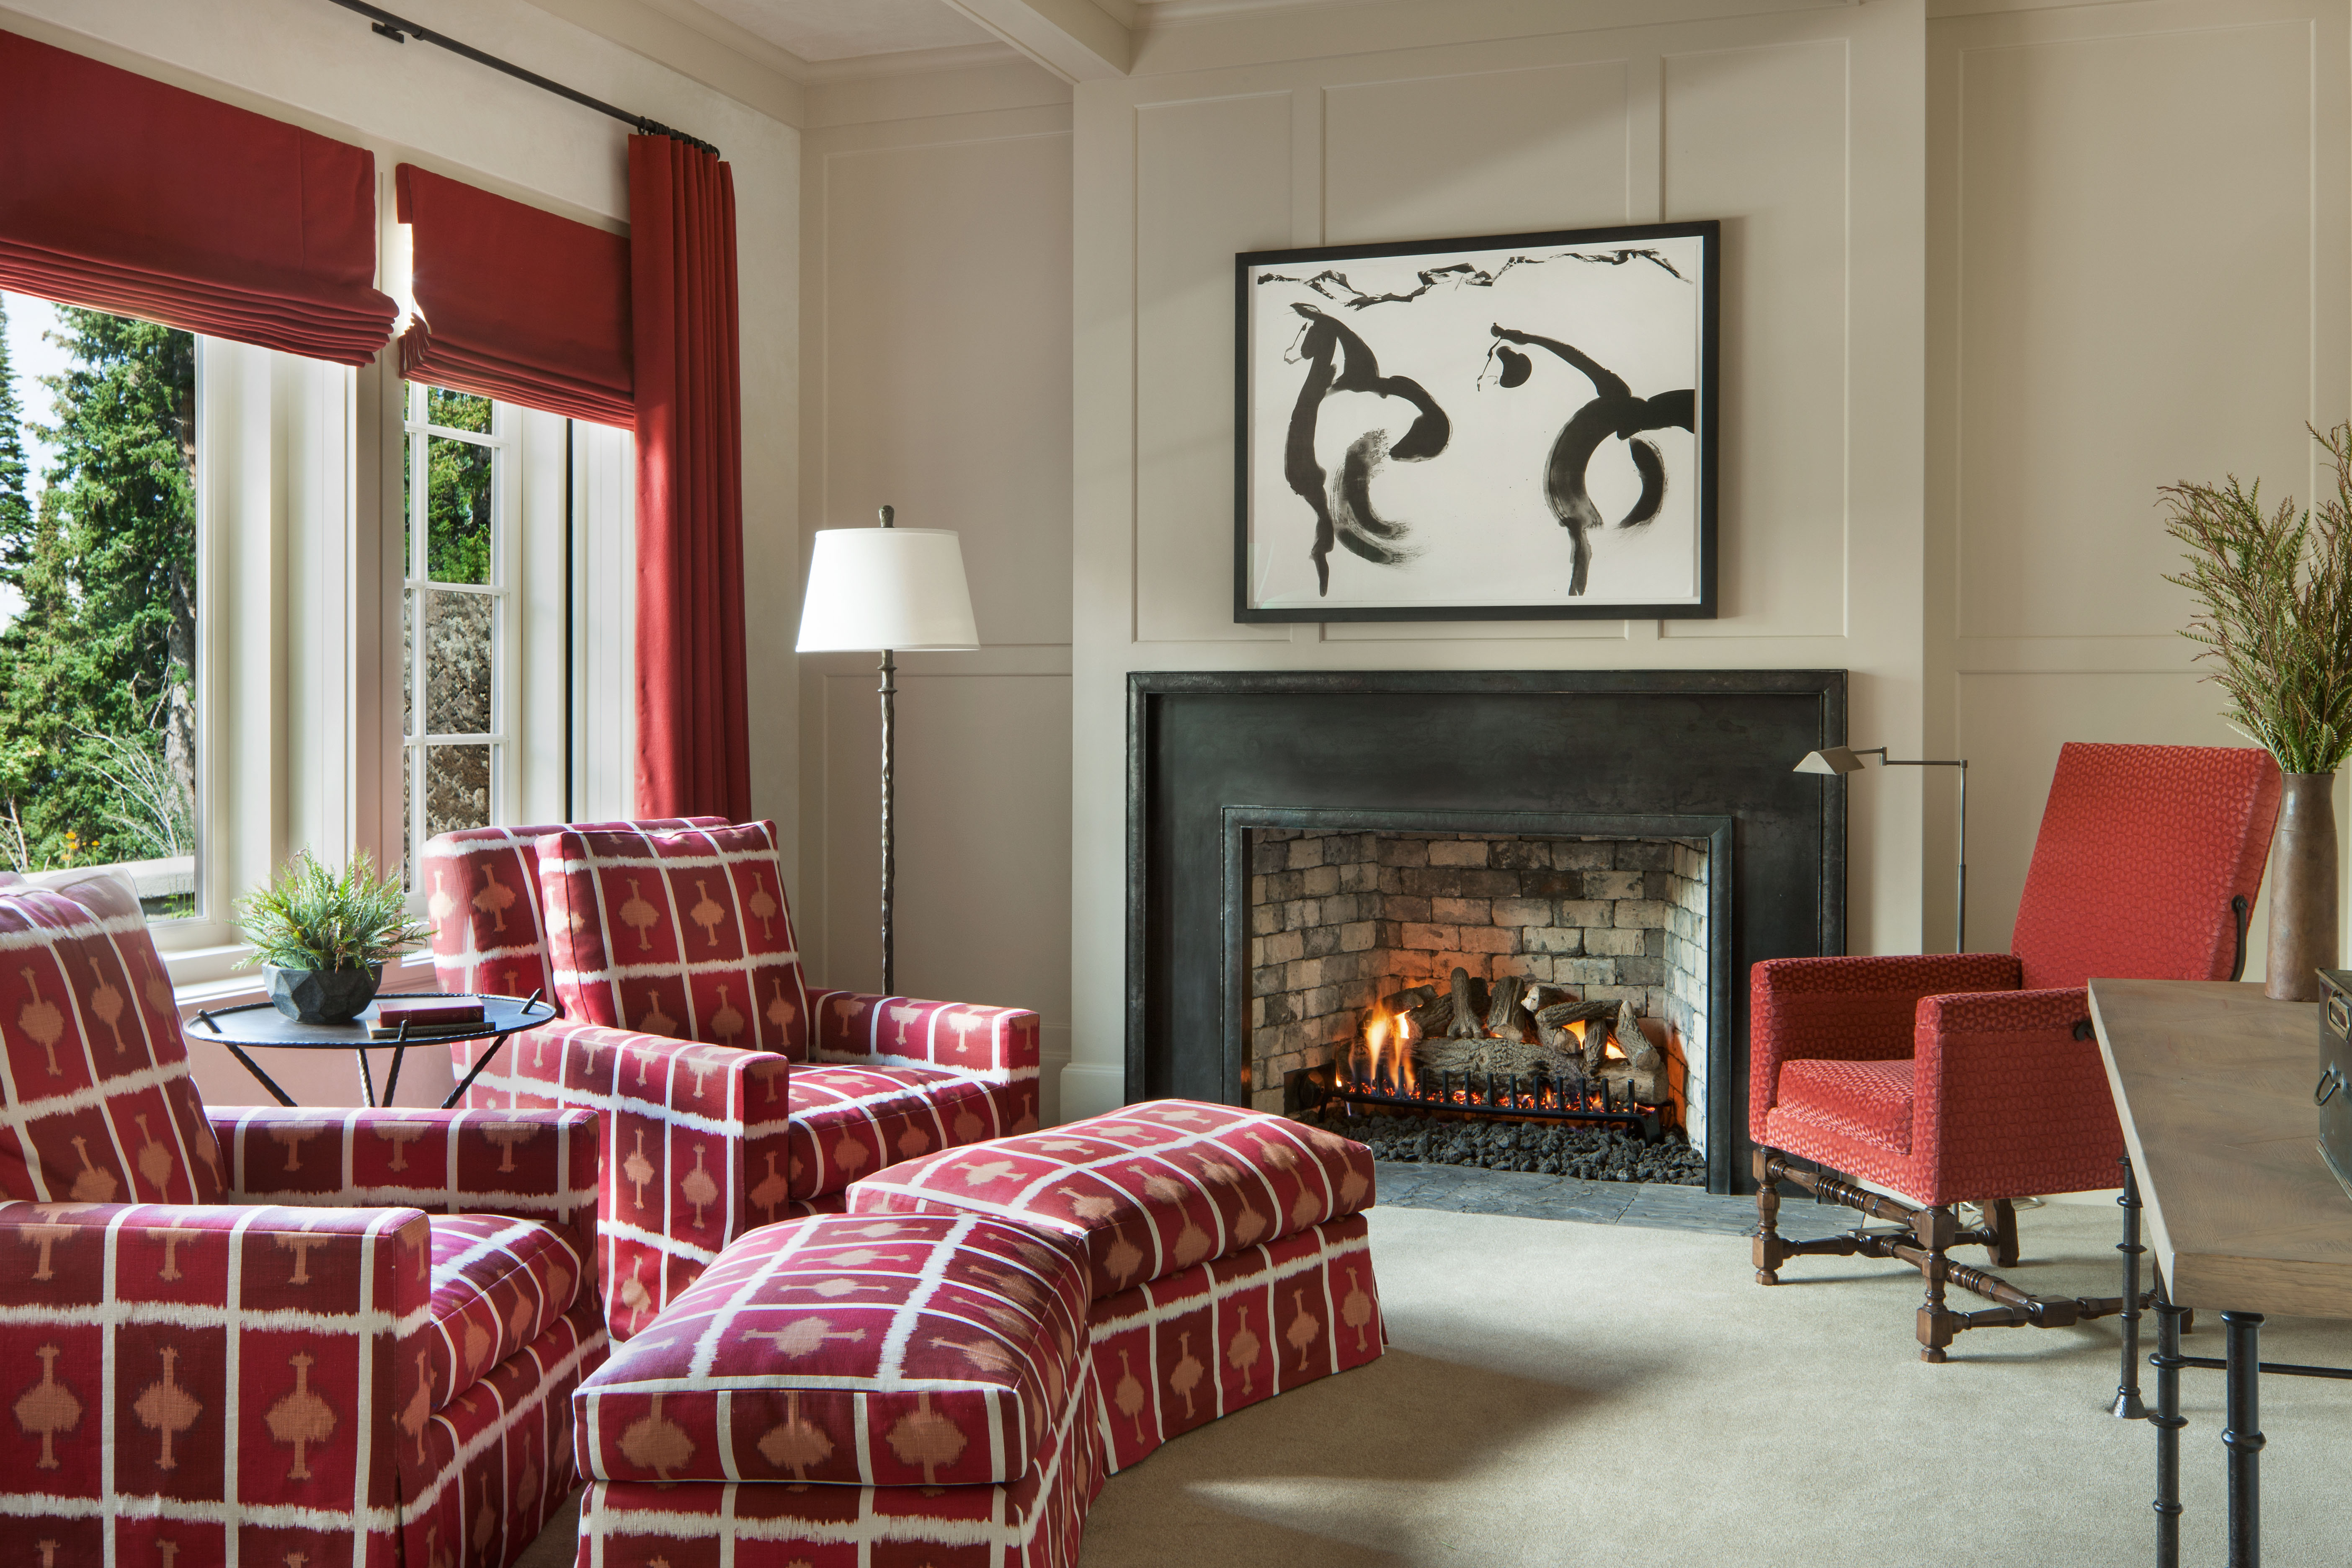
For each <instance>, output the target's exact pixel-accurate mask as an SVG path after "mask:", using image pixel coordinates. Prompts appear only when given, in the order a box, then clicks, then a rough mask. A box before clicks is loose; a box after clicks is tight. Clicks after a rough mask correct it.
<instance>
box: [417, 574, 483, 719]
mask: <svg viewBox="0 0 2352 1568" xmlns="http://www.w3.org/2000/svg"><path fill="white" fill-rule="evenodd" d="M492 613H493V612H492V607H491V601H490V597H489V595H487V594H445V593H430V594H429V595H428V597H427V598H426V601H425V733H427V734H431V735H482V734H488V732H489V728H490V648H491V643H490V616H491V615H492Z"/></svg>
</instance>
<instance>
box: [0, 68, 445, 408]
mask: <svg viewBox="0 0 2352 1568" xmlns="http://www.w3.org/2000/svg"><path fill="white" fill-rule="evenodd" d="M375 211H376V208H375V158H374V156H373V154H372V153H368V152H367V151H366V150H365V149H363V148H359V147H353V146H351V145H349V144H347V143H345V142H336V141H332V140H331V139H329V138H328V137H324V136H320V135H319V134H317V133H315V132H309V131H304V130H301V129H299V127H296V126H292V125H289V124H287V123H285V122H284V121H278V120H271V119H269V118H268V116H266V115H260V114H255V113H252V112H251V111H249V110H243V109H237V108H235V107H232V106H231V105H229V104H226V103H221V102H217V101H215V100H212V99H209V98H205V97H202V96H200V95H199V94H196V93H193V92H186V91H183V90H182V89H179V88H176V87H168V86H166V85H164V84H163V83H162V82H159V81H154V80H151V79H148V78H146V77H143V76H139V75H137V74H135V73H133V72H131V71H126V70H121V69H118V68H115V67H113V66H110V65H106V64H103V63H101V62H100V61H98V60H93V59H89V58H87V57H85V56H81V55H77V54H74V53H72V52H70V51H68V50H66V49H59V48H52V47H50V46H48V45H47V44H43V43H37V42H35V41H34V40H33V39H31V38H27V37H22V36H21V35H18V34H16V33H6V32H0V288H6V289H16V290H17V291H19V292H22V293H26V294H34V295H37V296H39V297H40V298H42V299H45V300H57V301H58V302H59V303H62V304H69V305H80V306H85V307H89V308H91V309H96V310H110V311H113V312H114V313H115V314H117V315H122V316H136V317H140V318H142V319H143V320H146V321H162V322H163V323H164V324H166V325H168V326H173V327H179V328H181V329H183V330H184V331H193V332H205V333H209V334H211V335H213V336H215V337H223V338H235V339H236V340H237V341H239V342H248V343H259V344H261V345H262V346H263V347H266V348H273V349H283V350H285V351H286V352H287V353H298V354H306V355H309V356H310V358H312V359H322V360H332V361H335V362H337V363H341V364H365V363H367V362H368V361H370V360H372V359H373V358H374V357H375V353H376V351H377V350H378V349H381V348H382V347H383V343H384V340H385V339H386V338H388V337H390V336H391V335H392V323H393V318H394V316H395V315H397V314H398V310H397V309H396V307H394V304H393V302H392V300H390V299H388V298H387V297H386V296H384V295H383V294H381V293H379V292H377V291H376V289H375V288H374V286H373V283H374V277H375Z"/></svg>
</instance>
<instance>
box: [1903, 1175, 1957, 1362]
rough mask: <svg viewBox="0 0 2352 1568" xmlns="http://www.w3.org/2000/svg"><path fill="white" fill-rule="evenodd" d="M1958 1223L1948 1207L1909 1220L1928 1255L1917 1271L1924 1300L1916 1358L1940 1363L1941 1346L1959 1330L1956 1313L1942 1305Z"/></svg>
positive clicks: (1922, 1212)
mask: <svg viewBox="0 0 2352 1568" xmlns="http://www.w3.org/2000/svg"><path fill="white" fill-rule="evenodd" d="M1959 1228H1960V1222H1959V1221H1958V1219H1956V1218H1955V1217H1953V1215H1952V1211H1951V1209H1950V1208H1949V1206H1948V1205H1937V1206H1936V1207H1934V1208H1930V1209H1921V1210H1920V1211H1919V1212H1918V1213H1917V1214H1916V1215H1913V1216H1912V1219H1911V1234H1912V1235H1914V1236H1916V1237H1918V1240H1919V1245H1920V1247H1922V1248H1923V1249H1925V1250H1926V1252H1927V1262H1926V1264H1925V1265H1924V1266H1923V1267H1922V1268H1920V1270H1919V1272H1920V1273H1921V1274H1922V1275H1923V1276H1925V1277H1926V1279H1927V1300H1925V1301H1922V1302H1921V1303H1920V1304H1919V1359H1920V1360H1921V1361H1925V1362H1940V1361H1943V1360H1944V1359H1946V1358H1945V1354H1944V1347H1945V1346H1946V1345H1948V1344H1950V1343H1951V1342H1952V1339H1953V1336H1954V1335H1956V1334H1957V1333H1958V1331H1959V1321H1958V1320H1959V1314H1958V1313H1957V1312H1953V1311H1950V1310H1947V1309H1946V1307H1945V1306H1944V1277H1945V1273H1946V1271H1947V1270H1948V1269H1949V1268H1951V1258H1950V1257H1949V1256H1948V1254H1949V1252H1950V1250H1951V1246H1952V1237H1954V1236H1956V1235H1958V1232H1959Z"/></svg>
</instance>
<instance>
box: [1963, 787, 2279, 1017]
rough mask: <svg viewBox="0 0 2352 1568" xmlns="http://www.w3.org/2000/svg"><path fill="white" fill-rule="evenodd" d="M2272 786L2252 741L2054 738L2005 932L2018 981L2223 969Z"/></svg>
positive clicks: (2265, 825) (2072, 981) (2272, 808)
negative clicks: (2055, 747)
mask: <svg viewBox="0 0 2352 1568" xmlns="http://www.w3.org/2000/svg"><path fill="white" fill-rule="evenodd" d="M2280 787H2281V781H2280V777H2279V770H2278V764H2277V763H2274V762H2273V761H2272V760H2271V757H2270V753H2269V752H2258V751H2254V750H2252V749H2251V748H2236V747H2224V746H2092V745H2084V744H2083V743H2081V742H2071V743H2069V744H2067V745H2066V746H2063V747H2062V748H2061V749H2060V750H2059V752H2058V772H2057V774H2056V776H2055V777H2053V779H2052V780H2051V781H2050V802H2049V804H2048V805H2046V806H2044V807H2043V808H2042V831H2041V833H2040V835H2039V836H2037V837H2035V839H2034V841H2033V863H2032V866H2031V867H2030V868H2028V869H2027V871H2026V874H2025V893H2024V896H2023V897H2022V898H2021V900H2019V901H2018V906H2017V928H2016V931H2015V933H2014V934H2013V935H2012V936H2011V940H2010V951H2011V952H2014V953H2016V954H2017V956H2018V960H2019V962H2021V963H2022V964H2023V965H2024V966H2025V975H2024V978H2023V980H2022V981H2021V983H2020V984H2022V985H2023V986H2025V988H2026V989H2028V990H2032V991H2046V990H2049V989H2052V988H2053V987H2056V986H2065V985H2077V986H2079V985H2084V984H2089V983H2090V982H2091V981H2092V980H2093V979H2095V978H2097V977H2100V976H2105V977H2106V978H2108V979H2114V980H2227V979H2228V978H2229V977H2230V964H2231V959H2232V957H2233V956H2234V954H2235V952H2236V946H2237V932H2236V930H2235V928H2234V927H2232V925H2231V922H2230V920H2229V919H2228V916H2229V910H2230V900H2231V896H2232V895H2243V896H2244V898H2245V900H2246V904H2247V907H2248V908H2249V909H2251V908H2252V906H2253V902H2254V895H2255V893H2256V892H2258V891H2259V890H2260V889H2261V887H2262V882H2263V863H2264V862H2265V861H2267V860H2268V859H2269V858H2270V849H2271V829H2272V827H2273V825H2274V824H2275V823H2276V822H2277V820H2278V809H2279V791H2280ZM2216 911H2219V915H2220V918H2218V919H2217V918H2216Z"/></svg>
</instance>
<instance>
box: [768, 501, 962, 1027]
mask: <svg viewBox="0 0 2352 1568" xmlns="http://www.w3.org/2000/svg"><path fill="white" fill-rule="evenodd" d="M892 520H893V514H892V512H891V509H890V508H888V507H887V506H886V507H884V508H883V509H882V526H881V527H879V528H824V529H819V530H818V531H817V534H816V550H815V552H814V553H813V554H812V555H811V556H810V557H809V575H808V594H807V596H806V597H805V598H804V599H803V601H802V604H801V635H800V643H799V651H800V652H802V653H841V652H856V653H873V652H879V653H880V654H881V655H882V691H881V696H882V994H884V995H886V996H895V995H897V994H898V955H897V952H896V947H895V943H894V941H893V937H892V931H891V893H892V888H893V886H894V884H895V883H896V882H897V881H898V837H897V833H898V828H897V823H896V821H895V819H894V817H893V816H892V813H891V805H892V795H893V794H894V792H895V789H896V783H897V781H896V778H895V774H896V773H897V771H898V655H899V654H901V653H956V652H963V651H968V650H970V649H971V648H976V647H979V646H980V633H979V631H978V629H977V628H976V627H975V626H973V624H972V618H971V590H970V589H969V588H967V587H966V586H965V585H964V577H963V545H962V542H961V541H960V540H959V539H958V538H957V536H956V534H955V531H953V530H951V529H945V528H896V527H893V526H892Z"/></svg>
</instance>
